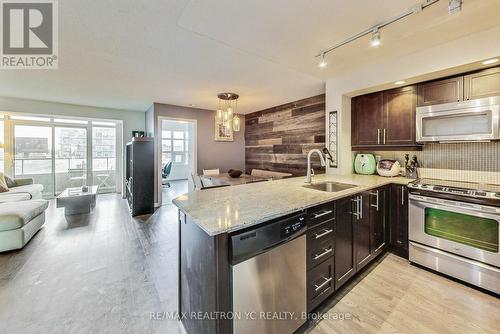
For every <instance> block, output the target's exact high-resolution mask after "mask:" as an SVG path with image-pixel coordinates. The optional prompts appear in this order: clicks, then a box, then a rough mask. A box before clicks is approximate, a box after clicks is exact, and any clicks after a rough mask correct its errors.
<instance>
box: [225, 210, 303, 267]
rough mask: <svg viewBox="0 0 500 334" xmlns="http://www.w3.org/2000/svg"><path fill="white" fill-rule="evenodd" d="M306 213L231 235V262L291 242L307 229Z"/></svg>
mask: <svg viewBox="0 0 500 334" xmlns="http://www.w3.org/2000/svg"><path fill="white" fill-rule="evenodd" d="M305 227H306V215H305V214H304V213H303V212H300V213H299V214H297V213H295V214H291V215H289V216H285V217H282V218H278V219H275V220H272V221H270V222H267V223H263V224H260V225H258V226H255V227H249V228H248V229H245V230H243V231H241V232H237V233H234V234H231V235H230V236H229V249H230V254H229V256H230V262H231V264H232V265H235V264H238V263H241V262H242V261H245V260H247V259H250V258H252V257H254V256H256V255H258V254H261V253H263V252H267V251H269V250H270V249H272V248H274V247H278V246H280V245H281V244H283V243H286V242H289V241H290V240H291V239H293V238H294V237H296V236H299V235H300V234H301V233H303V232H304V231H305Z"/></svg>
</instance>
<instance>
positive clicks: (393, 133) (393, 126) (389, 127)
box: [382, 86, 417, 146]
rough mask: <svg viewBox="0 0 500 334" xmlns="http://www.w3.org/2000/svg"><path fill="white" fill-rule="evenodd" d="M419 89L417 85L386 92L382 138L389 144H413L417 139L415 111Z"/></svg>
mask: <svg viewBox="0 0 500 334" xmlns="http://www.w3.org/2000/svg"><path fill="white" fill-rule="evenodd" d="M416 108H417V90H416V87H415V86H408V87H402V88H398V89H392V90H388V91H385V92H384V128H383V130H382V139H383V143H384V145H388V146H412V145H416V141H415V112H416Z"/></svg>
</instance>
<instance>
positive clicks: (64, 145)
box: [54, 126, 89, 194]
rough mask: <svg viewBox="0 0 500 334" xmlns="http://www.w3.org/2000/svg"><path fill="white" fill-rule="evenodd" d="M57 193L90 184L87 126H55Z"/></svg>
mask: <svg viewBox="0 0 500 334" xmlns="http://www.w3.org/2000/svg"><path fill="white" fill-rule="evenodd" d="M54 150H55V159H54V160H55V187H56V194H58V193H60V192H62V191H63V190H64V189H66V188H72V187H81V186H84V185H87V184H89V182H88V180H87V170H88V168H87V128H82V127H62V126H55V127H54Z"/></svg>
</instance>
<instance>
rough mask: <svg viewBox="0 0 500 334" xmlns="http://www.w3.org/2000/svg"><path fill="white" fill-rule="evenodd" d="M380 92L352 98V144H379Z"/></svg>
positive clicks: (381, 107) (380, 139) (381, 125)
mask: <svg viewBox="0 0 500 334" xmlns="http://www.w3.org/2000/svg"><path fill="white" fill-rule="evenodd" d="M383 101H384V98H383V95H382V92H378V93H373V94H367V95H361V96H357V97H355V98H353V100H352V111H353V112H352V138H351V140H352V143H353V146H371V145H380V144H381V141H382V133H381V131H382V129H383V128H384V125H383V115H382V114H383V109H384V107H383Z"/></svg>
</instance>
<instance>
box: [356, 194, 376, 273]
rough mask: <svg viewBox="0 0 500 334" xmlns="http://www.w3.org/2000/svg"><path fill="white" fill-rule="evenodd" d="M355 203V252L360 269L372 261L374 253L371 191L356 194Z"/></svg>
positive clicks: (357, 268) (357, 265)
mask: <svg viewBox="0 0 500 334" xmlns="http://www.w3.org/2000/svg"><path fill="white" fill-rule="evenodd" d="M353 203H354V206H353V210H354V211H353V215H352V216H353V222H354V253H355V255H356V257H355V259H356V271H358V270H360V269H361V268H363V267H364V266H366V265H367V264H368V263H369V262H370V259H371V255H372V245H371V239H372V236H371V234H372V228H371V219H370V218H371V217H370V192H363V193H360V194H359V195H358V196H355V199H354V202H353ZM356 211H357V212H356Z"/></svg>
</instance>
